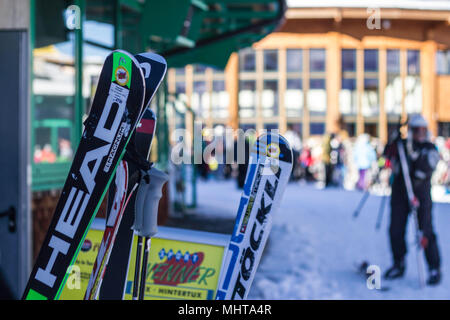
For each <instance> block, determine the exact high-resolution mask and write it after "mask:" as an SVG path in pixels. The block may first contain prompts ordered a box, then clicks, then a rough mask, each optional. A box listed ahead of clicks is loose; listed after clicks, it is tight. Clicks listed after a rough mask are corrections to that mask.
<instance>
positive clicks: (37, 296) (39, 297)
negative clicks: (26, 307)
mask: <svg viewBox="0 0 450 320" xmlns="http://www.w3.org/2000/svg"><path fill="white" fill-rule="evenodd" d="M25 300H48V299H47V297H46V296H44V295H42V294H40V293H39V292H36V291H34V290H33V289H30V291H28V294H27V297H26V298H25Z"/></svg>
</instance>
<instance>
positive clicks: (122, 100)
mask: <svg viewBox="0 0 450 320" xmlns="http://www.w3.org/2000/svg"><path fill="white" fill-rule="evenodd" d="M144 95H145V83H144V75H143V73H142V70H141V68H140V67H139V62H138V61H137V60H136V59H135V58H134V57H133V56H132V55H130V54H128V53H127V52H124V51H121V50H117V51H114V52H112V53H111V54H110V55H109V56H108V57H107V58H106V60H105V63H104V65H103V69H102V71H101V74H100V78H99V81H98V86H97V90H96V93H95V97H94V100H93V103H92V107H91V110H90V113H89V117H88V118H87V120H86V121H85V130H84V132H83V135H82V138H81V141H80V144H79V146H78V149H77V151H76V153H75V156H74V159H73V163H72V166H71V169H70V171H69V175H68V177H67V179H66V182H65V184H64V187H63V190H62V193H61V197H60V199H59V201H58V204H57V206H56V210H55V213H54V215H53V219H52V222H51V224H50V227H49V230H48V233H47V236H46V238H45V240H44V243H43V245H42V248H41V251H40V253H39V256H38V258H37V260H36V264H35V266H34V268H33V271H32V272H31V276H30V280H29V281H28V284H27V286H26V289H25V292H24V294H23V299H28V300H35V299H49V300H51V299H58V298H59V296H60V294H61V292H62V289H63V287H64V285H65V282H66V280H67V277H68V275H69V273H70V268H69V267H71V266H72V265H73V264H74V262H75V260H76V257H77V255H78V252H79V250H80V248H81V245H82V244H83V242H84V239H85V237H86V234H87V231H88V230H89V227H90V225H91V223H92V221H93V219H94V217H95V215H96V213H97V211H98V209H99V207H100V204H101V202H102V200H103V198H104V196H105V194H106V192H107V190H108V187H109V184H110V183H111V181H112V178H113V176H114V173H115V171H116V168H117V165H118V164H119V162H120V160H121V159H122V157H123V155H124V153H125V148H126V146H127V144H128V141H129V139H130V137H131V135H132V133H133V131H134V129H135V127H136V124H137V123H138V120H139V118H140V115H141V113H142V107H143V103H144Z"/></svg>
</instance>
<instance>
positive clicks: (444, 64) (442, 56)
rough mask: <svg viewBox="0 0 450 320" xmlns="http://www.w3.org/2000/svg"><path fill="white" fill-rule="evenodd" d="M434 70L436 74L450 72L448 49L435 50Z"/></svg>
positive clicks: (447, 73) (449, 52)
mask: <svg viewBox="0 0 450 320" xmlns="http://www.w3.org/2000/svg"><path fill="white" fill-rule="evenodd" d="M436 72H437V74H445V75H449V74H450V51H449V50H447V51H444V50H439V51H438V52H436Z"/></svg>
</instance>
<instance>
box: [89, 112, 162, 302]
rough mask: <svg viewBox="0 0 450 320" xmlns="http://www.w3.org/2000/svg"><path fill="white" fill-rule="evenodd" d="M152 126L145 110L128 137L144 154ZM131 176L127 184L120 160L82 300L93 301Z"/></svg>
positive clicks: (150, 114)
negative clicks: (143, 149) (99, 240)
mask: <svg viewBox="0 0 450 320" xmlns="http://www.w3.org/2000/svg"><path fill="white" fill-rule="evenodd" d="M155 126H156V117H155V114H154V113H153V111H152V110H151V109H150V108H149V107H148V108H147V109H146V111H145V112H144V114H143V117H142V119H141V121H140V123H139V124H138V126H137V127H136V131H135V133H134V136H133V137H132V139H133V138H134V139H133V141H134V143H135V144H136V143H139V145H144V146H147V153H148V151H149V149H150V146H151V141H152V139H153V135H154V130H155ZM130 145H131V142H130V144H129V146H130ZM145 154H146V153H145V151H144V155H145ZM130 167H131V168H132V169H133V171H136V168H135V166H133V165H130ZM131 177H133V178H132V179H131V180H133V181H130V182H129V181H128V180H129V178H130V175H129V165H128V162H127V161H125V160H122V162H121V164H120V166H119V169H118V170H117V171H116V178H115V182H116V183H115V185H114V188H113V186H111V189H113V190H114V191H113V197H112V198H111V199H112V205H111V206H110V210H109V214H108V217H107V220H106V226H105V231H104V233H103V238H102V242H101V245H100V248H99V251H98V254H97V258H96V260H95V262H94V266H93V268H92V273H91V277H90V279H89V283H88V286H87V290H86V293H85V297H84V299H85V300H92V299H96V298H97V296H98V293H99V289H100V287H101V284H102V281H103V277H104V275H105V270H106V269H107V266H108V262H109V258H110V255H111V251H112V248H113V246H114V243H115V240H116V237H117V233H118V231H119V226H120V224H121V221H122V217H123V214H124V211H125V208H126V207H127V205H128V204H129V202H130V199H131V198H132V196H133V195H134V192H135V190H136V188H137V186H138V179H137V178H138V177H136V176H135V174H132V175H131ZM128 188H130V189H128ZM128 190H129V191H128ZM127 191H128V192H127ZM133 199H134V198H133Z"/></svg>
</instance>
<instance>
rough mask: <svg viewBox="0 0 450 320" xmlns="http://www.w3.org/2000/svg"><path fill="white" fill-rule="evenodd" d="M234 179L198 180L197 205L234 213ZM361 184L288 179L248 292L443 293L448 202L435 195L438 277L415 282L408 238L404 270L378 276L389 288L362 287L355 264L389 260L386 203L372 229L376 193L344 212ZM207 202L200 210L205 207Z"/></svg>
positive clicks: (447, 271) (447, 292)
mask: <svg viewBox="0 0 450 320" xmlns="http://www.w3.org/2000/svg"><path fill="white" fill-rule="evenodd" d="M235 185H236V184H235V182H234V181H226V182H223V181H221V182H217V181H209V182H199V184H198V195H199V196H198V200H199V211H201V212H204V214H206V213H207V214H208V215H216V216H218V217H219V216H221V217H230V218H234V217H235V214H236V209H237V205H238V201H239V198H240V191H239V190H238V189H237V188H236V187H235ZM361 196H362V193H361V192H356V191H344V190H341V189H326V190H319V189H316V188H315V187H314V186H313V185H306V184H301V183H290V184H289V186H288V188H287V190H286V192H285V195H284V199H283V203H282V204H281V207H280V209H279V211H278V212H277V214H276V216H275V217H274V220H273V221H274V223H273V227H272V231H271V235H270V238H269V241H268V244H267V246H266V252H265V254H264V256H263V259H262V261H261V264H260V266H259V269H258V272H257V274H256V276H255V280H254V283H253V286H252V290H251V292H250V294H249V299H450V263H449V262H448V261H449V260H448V257H449V255H450V232H448V230H449V227H450V204H449V203H435V205H434V209H433V214H434V226H435V229H436V232H437V234H438V241H439V245H440V251H441V255H442V260H443V265H442V270H443V276H444V277H443V281H442V283H441V284H440V285H439V286H437V287H434V288H432V287H427V288H425V289H419V285H418V275H417V266H416V252H415V250H414V248H413V246H412V243H413V234H412V226H413V223H412V220H411V223H409V227H410V228H409V231H410V233H409V237H408V243H409V244H410V245H409V247H410V252H409V254H408V259H407V272H406V276H405V277H404V278H403V279H401V280H396V281H393V282H392V281H390V282H388V281H384V280H382V283H381V285H382V286H389V287H390V290H388V291H380V290H369V289H368V288H367V286H366V279H365V278H364V276H363V275H361V274H358V273H357V272H356V271H355V270H356V269H355V264H356V263H357V262H361V261H363V260H367V261H369V262H370V264H375V265H378V266H379V267H380V269H381V272H384V270H386V268H388V267H389V266H390V263H391V261H390V251H389V243H388V236H387V225H388V218H389V210H388V208H386V209H387V210H386V211H385V215H384V219H383V222H382V226H381V229H380V230H379V231H376V230H375V224H376V219H377V212H378V208H379V204H380V200H381V197H379V196H370V197H369V199H368V201H367V202H366V205H365V207H364V209H363V210H362V212H361V214H360V216H359V217H358V218H357V219H353V218H352V214H353V211H354V210H355V208H356V206H357V204H358V202H359V201H360V199H361ZM205 209H207V210H205Z"/></svg>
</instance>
